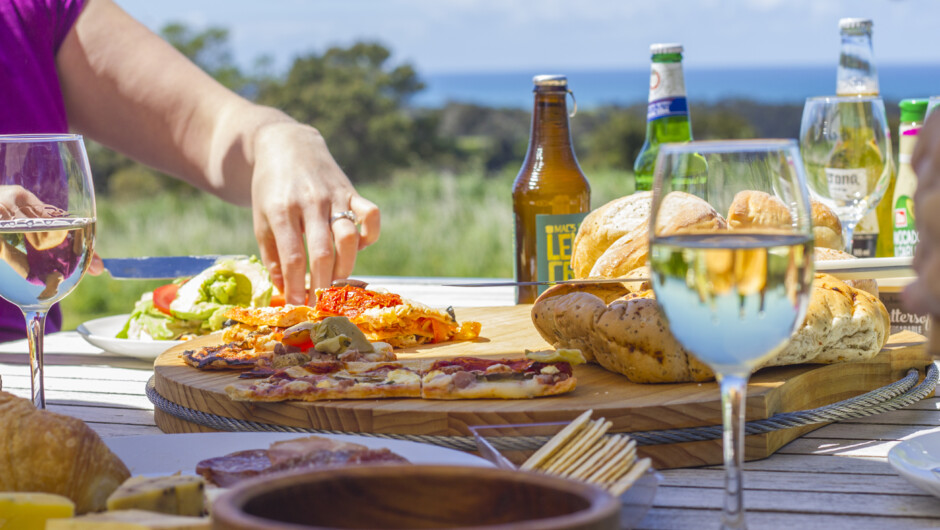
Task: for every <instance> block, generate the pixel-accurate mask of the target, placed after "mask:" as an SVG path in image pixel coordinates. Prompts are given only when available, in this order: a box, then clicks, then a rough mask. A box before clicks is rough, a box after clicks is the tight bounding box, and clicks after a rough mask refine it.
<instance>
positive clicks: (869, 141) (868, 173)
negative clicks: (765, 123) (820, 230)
mask: <svg viewBox="0 0 940 530" xmlns="http://www.w3.org/2000/svg"><path fill="white" fill-rule="evenodd" d="M800 148H801V149H802V155H803V162H804V164H805V166H806V174H807V177H808V179H807V184H808V185H809V189H810V192H811V193H812V195H813V197H814V198H816V199H817V200H819V201H820V202H822V203H824V204H825V205H827V206H829V207H830V208H831V209H832V210H833V211H834V212H835V213H836V215H837V216H838V217H839V220H840V221H841V222H842V233H843V236H844V237H845V246H846V249H845V251H846V252H849V253H851V252H852V234H853V233H854V231H855V225H857V224H858V222H859V221H861V219H862V217H864V216H865V214H867V213H868V211H869V210H871V209H873V208H874V207H875V205H877V204H878V201H879V200H881V197H882V196H883V195H884V193H885V190H886V189H887V188H888V184H889V183H890V181H891V172H892V165H893V163H894V162H893V161H892V159H891V157H892V154H891V135H890V133H889V132H888V120H887V118H886V117H885V105H884V101H882V99H881V98H879V97H867V96H823V97H812V98H807V99H806V104H805V106H804V107H803V120H802V123H801V124H800Z"/></svg>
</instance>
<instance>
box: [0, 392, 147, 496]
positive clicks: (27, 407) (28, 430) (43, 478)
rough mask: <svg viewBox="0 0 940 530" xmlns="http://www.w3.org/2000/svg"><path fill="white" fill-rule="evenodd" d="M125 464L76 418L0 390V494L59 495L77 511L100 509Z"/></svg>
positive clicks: (124, 476) (118, 482)
mask: <svg viewBox="0 0 940 530" xmlns="http://www.w3.org/2000/svg"><path fill="white" fill-rule="evenodd" d="M128 477H130V472H129V471H128V470H127V466H125V465H124V463H123V462H121V460H120V459H119V458H118V457H117V456H116V455H115V454H114V453H112V452H111V450H110V449H108V446H106V445H105V444H104V442H102V441H101V438H99V437H98V434H97V433H95V431H93V430H92V429H91V428H90V427H88V426H87V425H85V423H84V422H83V421H81V420H79V419H77V418H72V417H69V416H63V415H61V414H56V413H54V412H49V411H45V410H37V409H36V408H35V407H34V406H33V404H32V403H30V402H29V400H27V399H23V398H19V397H16V396H14V395H13V394H10V393H7V392H2V391H0V491H32V492H42V493H55V494H58V495H64V496H65V497H68V498H69V499H72V501H73V502H74V503H75V511H76V512H77V513H86V512H92V511H100V510H103V509H105V506H106V502H105V501H106V500H107V498H108V495H110V494H111V493H112V492H113V491H114V490H115V489H117V487H118V486H119V485H121V483H122V482H124V481H125V480H126V479H127V478H128Z"/></svg>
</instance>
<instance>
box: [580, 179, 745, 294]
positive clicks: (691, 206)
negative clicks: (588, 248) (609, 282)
mask: <svg viewBox="0 0 940 530" xmlns="http://www.w3.org/2000/svg"><path fill="white" fill-rule="evenodd" d="M648 224H649V214H647V219H646V221H645V222H643V223H641V224H640V225H639V226H637V227H636V228H634V229H633V230H632V231H631V232H628V233H626V234H624V235H623V236H621V237H620V238H619V239H618V240H617V241H615V242H614V243H613V244H612V245H610V247H608V248H607V250H605V251H604V252H603V254H601V255H600V257H598V258H597V261H596V262H595V263H594V266H593V267H591V272H590V275H589V277H592V278H622V277H624V276H626V275H627V273H629V272H630V271H632V270H634V269H636V268H638V267H642V266H644V265H646V261H647V258H648V255H649V226H648ZM727 226H728V225H727V223H726V222H725V219H724V218H723V217H722V216H721V215H720V214H719V213H718V212H717V211H715V209H714V208H712V206H711V205H710V204H708V203H707V202H705V201H704V200H702V199H700V198H698V197H696V196H695V195H691V194H688V193H685V192H681V191H674V192H671V193H669V194H668V195H666V196H665V197H664V198H663V202H662V204H661V205H660V214H659V218H658V219H657V226H656V232H657V233H658V234H660V235H672V234H678V233H682V232H685V231H703V232H710V231H714V230H724V229H725V228H727ZM574 245H575V249H574V250H577V246H578V243H577V238H575V243H574Z"/></svg>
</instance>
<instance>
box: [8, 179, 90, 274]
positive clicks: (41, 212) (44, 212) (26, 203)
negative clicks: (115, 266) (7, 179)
mask: <svg viewBox="0 0 940 530" xmlns="http://www.w3.org/2000/svg"><path fill="white" fill-rule="evenodd" d="M62 214H63V212H62V210H61V209H59V208H56V207H55V206H52V205H50V204H46V203H44V202H42V201H41V200H39V198H38V197H36V195H35V194H33V192H31V191H29V190H27V189H26V188H24V187H22V186H19V185H15V184H5V185H0V220H10V219H17V218H30V217H40V218H42V217H56V216H58V215H62ZM27 238H31V239H30V241H31V243H30V244H31V245H32V246H33V247H34V248H40V247H43V246H44V245H45V244H47V243H48V241H47V240H48V238H47V237H45V235H44V233H43V232H31V233H30V234H28V235H27ZM18 252H19V251H17V250H15V249H13V248H12V247H10V246H9V245H7V244H6V243H5V242H3V243H2V248H0V254H5V255H6V261H8V262H9V263H11V264H13V266H14V267H15V268H17V269H18V271H20V272H22V273H23V275H24V277H25V276H26V274H27V273H28V270H29V265H28V263H27V262H26V255H25V254H23V255H22V256H21V257H19V256H17V253H18ZM102 272H104V262H102V261H101V257H100V256H98V253H94V254H93V255H92V257H91V262H90V263H89V265H88V273H89V274H91V275H92V276H97V275H99V274H101V273H102Z"/></svg>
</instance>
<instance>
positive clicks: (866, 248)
mask: <svg viewBox="0 0 940 530" xmlns="http://www.w3.org/2000/svg"><path fill="white" fill-rule="evenodd" d="M877 249H878V234H859V233H855V234H853V235H852V255H853V256H855V257H856V258H874V257H875V251H876V250H877Z"/></svg>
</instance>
